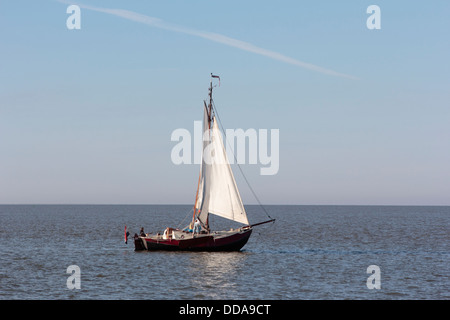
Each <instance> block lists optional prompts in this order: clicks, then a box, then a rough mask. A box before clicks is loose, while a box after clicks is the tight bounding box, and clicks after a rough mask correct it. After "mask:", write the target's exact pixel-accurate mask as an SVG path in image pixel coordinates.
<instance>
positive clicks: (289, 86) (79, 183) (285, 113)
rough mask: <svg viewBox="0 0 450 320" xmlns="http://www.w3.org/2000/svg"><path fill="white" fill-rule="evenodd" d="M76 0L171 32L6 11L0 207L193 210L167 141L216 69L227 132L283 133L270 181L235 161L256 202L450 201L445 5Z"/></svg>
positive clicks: (5, 4) (60, 11)
mask: <svg viewBox="0 0 450 320" xmlns="http://www.w3.org/2000/svg"><path fill="white" fill-rule="evenodd" d="M70 3H74V4H77V3H78V4H80V5H81V4H84V5H89V6H91V7H95V8H103V9H123V10H127V11H129V12H133V13H136V14H140V15H145V16H148V17H153V18H158V19H161V20H158V21H160V22H161V24H163V26H166V27H167V26H169V28H161V27H158V26H152V25H149V24H145V23H141V22H137V21H133V20H132V19H126V18H124V17H120V16H117V15H114V14H110V13H106V12H99V11H98V10H97V11H96V10H92V9H88V8H85V7H83V6H82V8H81V29H80V30H68V29H67V27H66V19H67V18H68V17H69V14H67V13H66V8H67V7H68V4H67V3H62V2H58V1H50V0H48V1H46V0H42V1H24V0H17V1H1V2H0V61H1V62H0V74H1V76H0V203H130V204H133V203H139V204H142V203H149V204H152V203H187V204H189V203H193V201H194V198H195V191H196V184H197V178H198V170H199V168H198V165H194V164H193V165H178V166H177V165H174V164H173V163H172V161H171V158H170V156H171V150H172V148H173V147H174V145H175V144H176V143H175V142H173V141H171V140H170V136H171V133H172V132H173V131H174V130H175V129H177V128H186V129H188V130H191V131H192V130H193V123H194V121H196V120H201V119H202V100H203V99H205V98H206V96H207V87H208V85H209V74H210V73H211V72H213V73H216V74H219V75H220V76H221V86H220V88H217V89H216V90H215V102H216V106H217V107H218V109H219V112H220V117H221V120H222V122H223V124H224V126H225V127H226V128H243V129H248V128H255V129H269V130H270V129H279V130H280V144H279V145H280V147H279V148H280V160H279V171H278V173H277V174H276V175H272V176H262V175H260V174H259V172H260V171H259V170H260V167H261V165H250V164H248V165H243V166H242V168H243V170H244V172H245V173H246V176H247V178H248V180H249V181H250V183H251V185H252V187H253V189H254V190H255V191H256V193H257V194H258V197H259V198H260V199H261V201H262V202H263V203H265V204H369V205H372V204H373V205H375V204H387V205H390V204H394V205H450V194H449V190H450V167H449V163H450V111H449V107H450V103H449V102H450V90H449V89H450V67H449V66H450V64H449V62H448V59H449V57H450V42H449V41H448V33H449V31H450V21H449V19H448V17H449V16H450V3H449V2H448V1H433V2H431V3H426V2H417V3H411V2H410V1H356V0H354V1H226V2H225V1H87V0H85V1H84V2H82V1H80V2H76V1H73V2H70ZM371 4H376V5H378V6H379V7H380V9H381V29H380V30H369V29H368V28H367V27H366V20H367V18H368V17H369V14H367V13H366V9H367V7H368V6H369V5H371ZM175 26H176V28H179V29H182V30H195V31H196V32H197V31H198V32H203V33H208V34H217V35H221V36H226V37H228V38H231V39H234V40H239V41H242V42H245V43H249V44H251V45H253V46H255V47H257V48H262V49H265V50H269V51H270V52H273V53H277V54H279V55H282V56H285V57H289V58H291V59H294V60H296V61H301V62H305V63H308V64H312V65H314V66H317V67H320V68H323V69H326V70H331V71H333V72H336V73H338V74H342V75H347V76H349V77H346V76H340V75H332V74H327V73H326V72H325V73H324V72H319V71H317V70H313V69H309V68H304V67H301V66H298V65H294V64H292V63H287V62H285V61H281V60H279V59H274V58H271V57H269V56H264V55H261V54H257V53H255V52H249V51H245V50H242V49H241V48H238V47H235V46H230V45H227V44H225V43H223V42H222V43H221V42H217V41H214V40H211V39H207V38H204V37H200V36H198V35H195V34H192V33H191V34H189V33H186V32H179V31H176V30H174V28H175ZM233 169H234V171H235V175H236V180H237V183H238V186H239V187H240V191H241V195H242V198H243V201H244V203H248V204H251V203H255V199H254V198H253V196H252V194H251V192H250V190H249V189H248V187H247V186H246V184H245V183H244V181H243V179H242V177H240V173H239V170H237V168H236V167H235V166H233Z"/></svg>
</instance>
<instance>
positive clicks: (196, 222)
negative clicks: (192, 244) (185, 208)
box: [194, 219, 202, 234]
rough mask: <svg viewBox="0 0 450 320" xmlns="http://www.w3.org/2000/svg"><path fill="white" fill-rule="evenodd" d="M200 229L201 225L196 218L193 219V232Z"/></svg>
mask: <svg viewBox="0 0 450 320" xmlns="http://www.w3.org/2000/svg"><path fill="white" fill-rule="evenodd" d="M201 229H202V226H201V225H200V221H198V219H195V223H194V234H196V233H200V230H201Z"/></svg>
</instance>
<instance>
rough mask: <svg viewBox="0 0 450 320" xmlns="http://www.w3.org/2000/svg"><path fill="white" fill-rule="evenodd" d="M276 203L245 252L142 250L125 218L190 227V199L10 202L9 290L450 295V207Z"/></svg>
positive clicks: (1, 290) (85, 294) (125, 295)
mask: <svg viewBox="0 0 450 320" xmlns="http://www.w3.org/2000/svg"><path fill="white" fill-rule="evenodd" d="M266 208H267V210H268V211H269V213H270V215H271V216H272V217H274V218H276V219H277V221H276V223H275V224H268V225H262V226H260V227H255V229H254V233H253V235H252V237H251V238H250V240H249V242H248V243H247V245H246V246H245V247H244V248H243V250H242V251H241V252H234V253H188V252H185V253H170V252H135V251H134V246H133V244H132V241H130V242H129V243H128V245H126V244H125V243H124V241H123V228H124V225H127V226H128V228H129V229H130V231H132V232H133V233H134V232H137V231H138V230H139V228H140V227H141V226H144V227H145V229H146V231H147V232H149V231H159V230H163V229H164V227H166V226H173V227H181V226H184V225H185V222H186V224H187V221H188V219H189V215H190V213H189V210H190V206H151V205H148V206H147V205H142V206H137V205H130V206H128V205H123V206H118V205H111V206H109V205H98V206H96V205H92V206H89V205H30V206H22V205H12V206H9V205H0V219H1V220H0V221H1V224H0V238H1V241H0V253H1V262H0V299H276V300H280V299H286V300H288V299H450V279H449V276H450V233H449V230H450V228H449V226H450V207H401V206H392V207H390V206H267V207H266ZM260 209H261V208H260V207H258V206H248V207H247V211H248V214H249V218H250V221H253V222H259V221H263V220H265V219H266V217H265V215H264V214H262V213H261V210H260ZM213 223H215V224H216V225H217V226H219V227H222V226H223V227H228V226H227V225H226V224H225V222H224V221H222V220H214V221H213ZM70 265H78V266H79V267H80V270H81V278H80V279H81V289H79V290H77V289H74V290H69V289H68V288H67V285H66V282H67V278H68V277H69V276H70V275H69V274H67V273H66V270H67V267H68V266H70ZM369 265H377V266H379V267H380V270H381V278H380V281H381V289H379V290H376V289H373V290H369V289H368V288H367V285H366V282H367V278H368V277H369V276H370V275H369V274H367V273H366V270H367V267H368V266H369Z"/></svg>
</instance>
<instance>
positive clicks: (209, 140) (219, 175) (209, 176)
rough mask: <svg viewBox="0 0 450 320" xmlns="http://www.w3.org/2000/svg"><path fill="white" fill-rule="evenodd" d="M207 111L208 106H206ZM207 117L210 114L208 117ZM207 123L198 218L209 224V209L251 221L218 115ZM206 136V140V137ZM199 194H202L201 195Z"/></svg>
mask: <svg viewBox="0 0 450 320" xmlns="http://www.w3.org/2000/svg"><path fill="white" fill-rule="evenodd" d="M205 112H207V110H206V109H205ZM206 121H207V118H206ZM211 123H212V128H209V123H208V122H206V123H204V128H205V131H204V137H203V139H204V143H203V145H204V149H203V156H202V173H201V174H202V175H201V185H200V187H201V189H202V191H201V192H200V190H199V194H200V193H201V195H202V196H201V199H198V201H197V205H199V204H201V205H199V206H198V207H197V208H199V209H200V214H199V219H200V221H202V222H203V223H204V224H207V219H208V213H211V214H215V215H218V216H221V217H223V218H227V219H229V220H233V221H236V222H240V223H243V224H246V225H247V224H249V222H248V219H247V214H246V212H245V209H244V205H243V203H242V200H241V196H240V194H239V190H238V188H237V185H236V181H235V180H234V176H233V172H232V171H231V167H230V164H229V161H228V157H227V153H226V151H225V147H224V145H223V139H222V134H221V133H220V130H219V127H218V126H217V121H216V119H215V117H214V118H213V120H212V121H211ZM205 140H206V141H205ZM198 198H200V197H198Z"/></svg>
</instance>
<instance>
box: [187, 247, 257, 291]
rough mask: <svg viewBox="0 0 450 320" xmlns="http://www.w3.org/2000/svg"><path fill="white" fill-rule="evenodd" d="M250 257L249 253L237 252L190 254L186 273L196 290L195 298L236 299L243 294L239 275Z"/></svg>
mask: <svg viewBox="0 0 450 320" xmlns="http://www.w3.org/2000/svg"><path fill="white" fill-rule="evenodd" d="M248 257H249V253H247V252H237V251H234V252H198V253H195V254H190V255H189V263H188V265H189V266H188V267H187V268H186V271H187V273H188V274H189V276H188V278H189V282H190V287H193V288H195V291H194V296H193V298H194V299H199V298H208V299H236V297H237V295H238V294H242V292H241V291H242V284H240V283H239V282H240V280H239V279H240V276H239V273H240V271H241V270H242V269H243V268H244V266H245V265H246V263H245V260H246V259H247V258H248ZM211 289H214V290H211Z"/></svg>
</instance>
